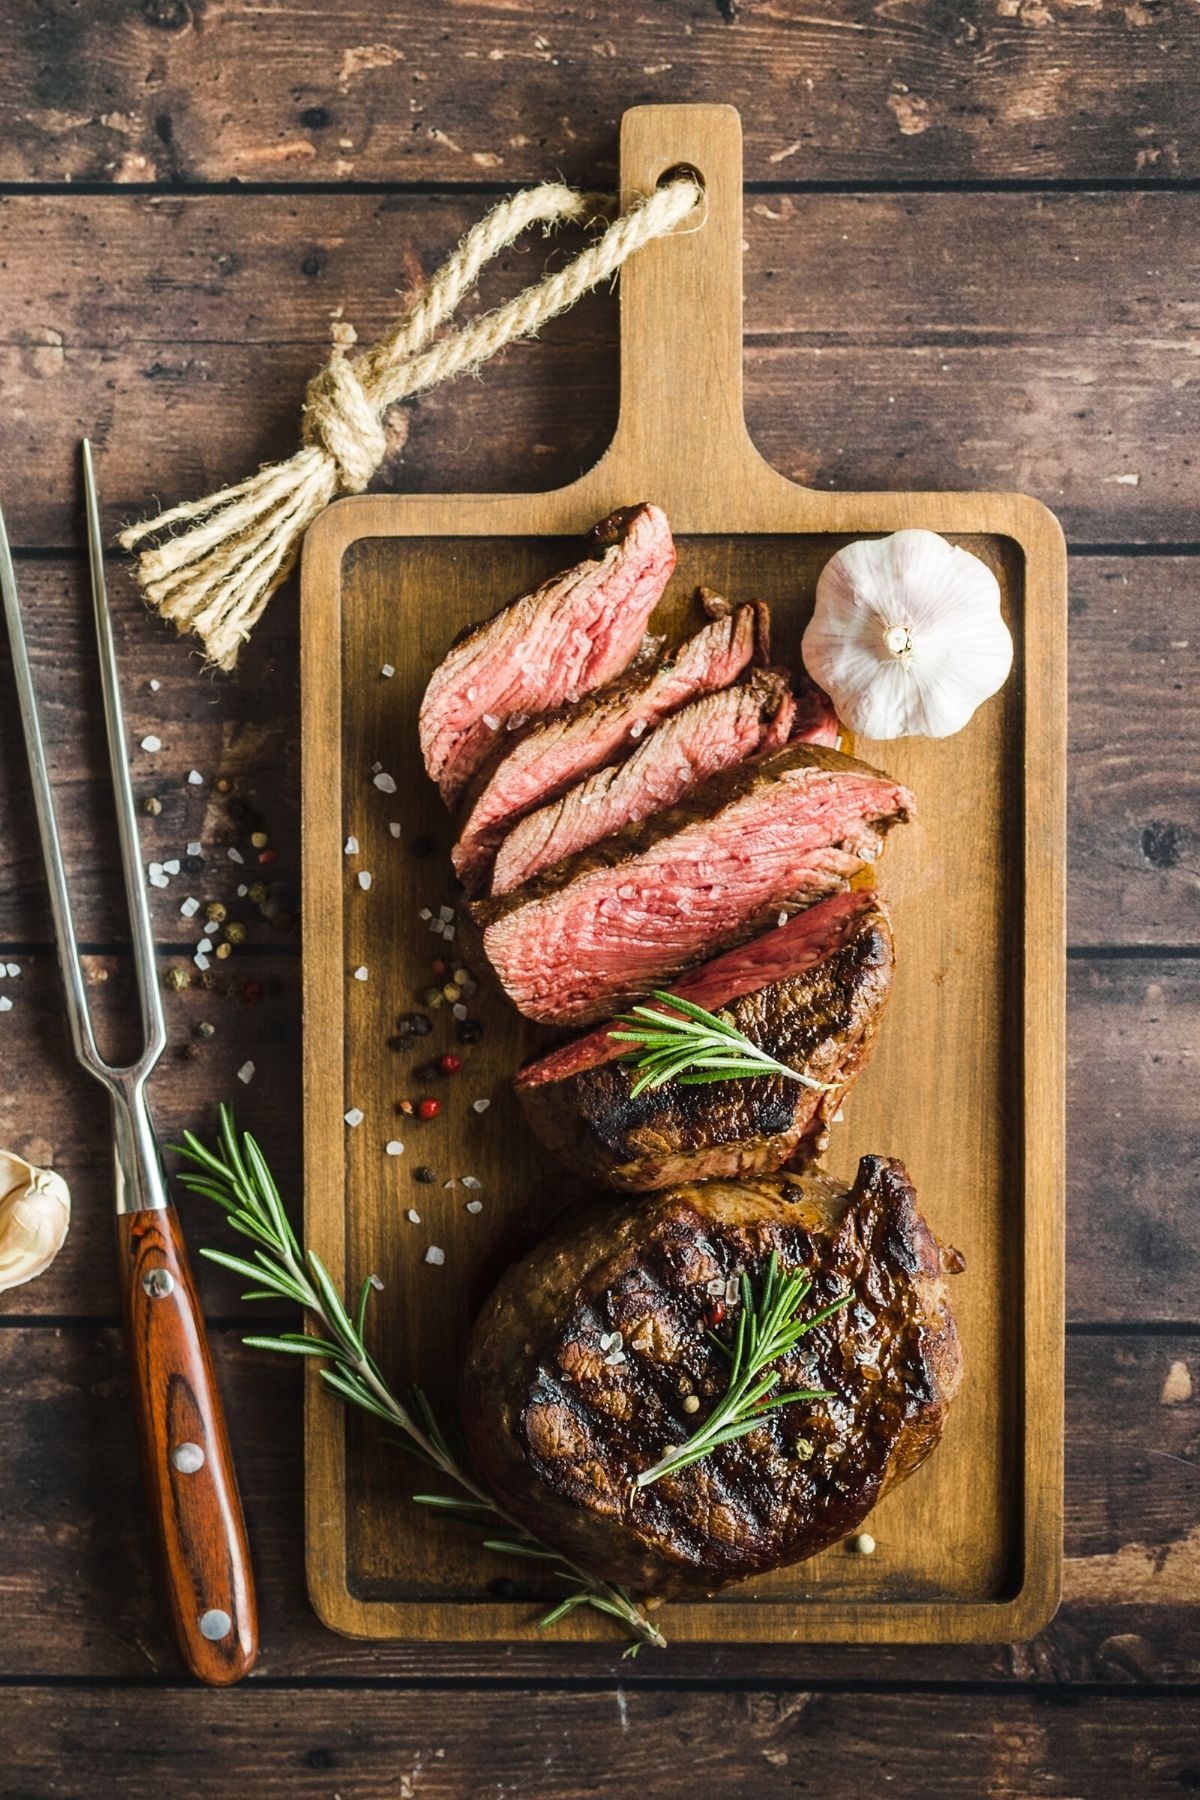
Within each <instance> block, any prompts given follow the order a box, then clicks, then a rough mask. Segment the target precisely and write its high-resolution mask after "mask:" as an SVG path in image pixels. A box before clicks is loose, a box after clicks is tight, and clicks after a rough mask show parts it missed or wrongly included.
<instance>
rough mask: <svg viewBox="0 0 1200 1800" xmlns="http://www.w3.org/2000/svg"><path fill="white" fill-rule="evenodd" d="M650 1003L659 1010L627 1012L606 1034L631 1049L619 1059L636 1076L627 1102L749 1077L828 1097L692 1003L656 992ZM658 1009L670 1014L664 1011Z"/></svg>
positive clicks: (822, 1087)
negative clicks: (674, 1086)
mask: <svg viewBox="0 0 1200 1800" xmlns="http://www.w3.org/2000/svg"><path fill="white" fill-rule="evenodd" d="M654 998H655V999H656V1000H657V1001H659V1002H660V1003H661V1005H660V1006H659V1007H650V1006H632V1007H630V1009H629V1011H628V1012H627V1013H622V1014H621V1016H620V1017H619V1018H618V1019H617V1020H616V1023H617V1024H618V1025H623V1026H625V1027H626V1029H625V1030H624V1031H610V1032H609V1034H608V1035H609V1037H610V1038H612V1039H613V1040H614V1042H616V1043H623V1044H631V1045H632V1046H633V1048H632V1049H630V1050H627V1051H626V1052H625V1055H624V1057H623V1058H622V1060H623V1061H625V1062H629V1063H631V1064H632V1065H633V1066H634V1068H635V1069H636V1071H637V1073H636V1076H635V1079H634V1082H633V1086H632V1088H631V1089H630V1097H631V1098H632V1099H636V1098H637V1096H638V1095H639V1094H642V1093H645V1091H646V1090H647V1088H649V1089H657V1088H660V1087H664V1086H665V1085H666V1084H667V1082H669V1081H678V1082H679V1083H680V1085H681V1086H686V1087H702V1086H705V1085H706V1084H707V1083H708V1082H711V1081H729V1080H740V1079H742V1078H743V1077H746V1076H752V1075H778V1076H782V1077H783V1078H784V1079H785V1080H787V1081H796V1082H799V1083H800V1085H801V1086H802V1087H808V1088H814V1089H816V1090H817V1091H819V1092H821V1093H831V1092H832V1090H833V1086H834V1084H833V1083H831V1082H828V1081H817V1080H815V1079H814V1078H813V1076H811V1075H806V1074H805V1073H804V1072H803V1070H801V1069H793V1068H791V1067H789V1065H788V1064H787V1063H782V1062H778V1061H776V1059H775V1058H774V1057H773V1056H768V1054H767V1052H766V1051H765V1050H762V1049H760V1048H759V1046H758V1045H757V1044H756V1043H754V1042H753V1040H752V1039H750V1038H748V1037H746V1036H745V1034H744V1033H743V1032H740V1031H739V1030H738V1029H737V1027H736V1026H735V1025H734V1024H733V1023H732V1021H731V1020H729V1019H727V1018H722V1017H721V1015H720V1014H719V1013H710V1012H706V1011H705V1009H704V1007H702V1006H697V1005H696V1004H695V1003H694V1001H691V1000H681V999H680V998H679V996H678V995H677V994H668V993H665V992H663V991H662V990H661V989H657V988H656V989H655V990H654ZM662 1007H669V1008H670V1009H671V1010H670V1011H669V1012H664V1011H663V1010H662Z"/></svg>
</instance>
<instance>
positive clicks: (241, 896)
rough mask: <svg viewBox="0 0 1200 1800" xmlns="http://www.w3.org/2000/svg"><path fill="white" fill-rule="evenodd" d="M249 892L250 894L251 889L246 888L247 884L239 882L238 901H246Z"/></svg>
mask: <svg viewBox="0 0 1200 1800" xmlns="http://www.w3.org/2000/svg"><path fill="white" fill-rule="evenodd" d="M249 892H250V889H249V888H248V887H247V886H246V884H245V882H244V881H239V882H238V884H237V897H238V899H239V900H244V899H245V898H246V895H247V894H248V893H249Z"/></svg>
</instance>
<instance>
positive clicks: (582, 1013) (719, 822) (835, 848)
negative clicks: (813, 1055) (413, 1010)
mask: <svg viewBox="0 0 1200 1800" xmlns="http://www.w3.org/2000/svg"><path fill="white" fill-rule="evenodd" d="M914 807H915V802H914V800H913V797H912V795H911V794H910V793H909V792H908V790H907V789H906V788H903V787H901V786H900V785H899V784H898V783H897V782H894V781H892V780H891V778H890V777H889V776H887V775H883V774H881V773H880V771H879V770H878V769H872V768H870V767H869V766H868V765H867V764H866V763H861V762H857V761H855V759H854V758H853V757H849V756H842V755H841V754H840V753H839V752H838V751H836V750H829V749H827V748H825V747H824V746H823V745H820V744H789V745H788V746H787V747H786V749H783V750H776V751H772V752H771V753H770V754H769V755H766V756H758V757H754V758H752V759H751V760H750V761H749V762H745V763H741V764H739V766H738V767H737V768H735V769H726V770H724V771H723V772H722V773H721V774H719V775H714V776H713V777H712V778H711V779H710V780H708V781H706V782H704V783H702V785H701V786H699V787H697V788H693V789H692V791H691V792H690V793H689V794H687V795H686V796H685V797H684V799H683V800H681V801H680V802H679V803H678V804H677V805H675V806H672V807H670V808H668V810H667V811H666V812H661V813H655V814H654V815H653V817H652V818H649V819H644V820H642V821H640V822H639V823H638V824H636V825H635V824H630V825H627V826H625V827H624V828H623V830H621V831H619V832H617V833H615V834H614V835H613V836H612V837H610V838H605V839H604V840H603V842H602V843H599V844H594V845H592V846H591V848H589V849H587V850H583V851H580V852H579V853H578V854H577V855H574V856H569V857H566V858H565V859H564V860H563V861H562V862H558V863H554V864H552V865H551V867H550V868H548V869H544V870H543V871H542V872H541V874H540V875H536V876H534V878H533V880H532V881H527V882H524V883H522V885H521V886H520V887H519V888H515V889H514V890H513V891H512V892H511V893H509V894H503V895H500V896H499V897H497V898H489V899H486V900H478V901H475V902H474V903H473V905H472V907H471V915H472V917H473V919H474V920H475V923H476V925H477V926H478V927H479V929H480V931H481V933H482V938H483V948H484V950H485V952H486V954H487V956H488V958H489V960H490V961H491V964H492V967H493V968H494V969H495V970H496V973H497V974H498V976H499V977H500V980H501V982H502V983H503V985H504V987H505V989H506V990H507V992H508V995H509V998H510V999H511V1000H512V1001H513V1003H514V1005H515V1006H516V1007H517V1008H518V1009H519V1010H520V1011H521V1012H523V1013H525V1014H526V1016H527V1017H529V1018H531V1019H539V1020H542V1021H543V1022H545V1023H548V1024H560V1025H570V1024H588V1023H591V1022H592V1021H593V1020H597V1019H602V1018H605V1017H606V1016H607V1015H608V1014H609V1013H611V1012H612V1011H614V1010H615V1009H616V1007H617V1005H618V1004H620V1003H622V1002H624V1001H626V1000H629V999H631V998H633V997H634V996H635V995H637V994H644V993H645V992H646V991H647V990H648V989H650V988H653V987H660V986H662V985H663V982H664V981H665V980H667V979H669V978H670V977H671V976H673V975H676V974H678V973H679V971H680V970H682V969H686V968H690V967H691V966H692V965H693V964H694V963H698V962H701V961H703V960H704V959H705V958H706V957H709V956H711V955H712V954H713V953H714V952H715V951H718V950H723V949H725V948H726V947H728V946H730V945H733V944H739V943H744V942H745V940H746V939H747V938H749V937H752V936H754V935H755V934H756V933H757V932H759V931H762V930H763V929H765V927H766V926H767V925H768V924H770V923H771V922H772V921H773V920H774V919H776V918H777V917H778V915H779V913H780V912H781V911H782V912H792V911H796V910H799V909H800V908H802V907H805V906H811V905H812V904H813V903H814V902H815V901H817V900H821V899H824V897H825V896H826V895H827V894H831V893H835V892H838V891H839V890H841V889H842V888H844V887H846V886H847V885H848V883H849V880H850V878H851V876H853V875H856V874H858V872H859V871H860V870H861V869H862V868H863V866H864V864H866V863H870V862H874V860H875V858H876V856H877V855H878V854H879V851H880V849H881V848H882V844H883V838H884V836H885V834H886V833H887V832H888V831H889V830H890V829H891V827H892V826H893V825H895V824H897V823H902V822H903V821H904V820H906V819H908V818H909V817H910V816H911V815H912V812H913V810H914Z"/></svg>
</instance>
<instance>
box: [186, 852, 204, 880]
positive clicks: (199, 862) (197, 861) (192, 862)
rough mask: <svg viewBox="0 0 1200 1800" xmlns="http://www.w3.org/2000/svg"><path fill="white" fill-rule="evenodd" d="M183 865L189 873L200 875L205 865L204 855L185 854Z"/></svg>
mask: <svg viewBox="0 0 1200 1800" xmlns="http://www.w3.org/2000/svg"><path fill="white" fill-rule="evenodd" d="M183 867H184V869H185V870H186V871H187V873H188V874H189V875H199V873H200V871H201V869H202V868H203V867H204V858H203V857H202V856H185V857H184V859H183Z"/></svg>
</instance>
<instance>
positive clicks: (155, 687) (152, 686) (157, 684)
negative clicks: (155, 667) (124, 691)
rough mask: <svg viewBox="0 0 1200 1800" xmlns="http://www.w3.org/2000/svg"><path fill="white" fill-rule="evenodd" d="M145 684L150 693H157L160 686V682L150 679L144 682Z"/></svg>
mask: <svg viewBox="0 0 1200 1800" xmlns="http://www.w3.org/2000/svg"><path fill="white" fill-rule="evenodd" d="M146 686H147V687H148V688H149V689H150V692H151V693H152V694H157V692H158V690H159V688H160V687H161V686H162V682H161V681H155V680H153V679H151V680H150V681H148V682H147V683H146Z"/></svg>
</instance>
